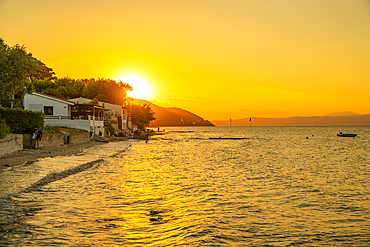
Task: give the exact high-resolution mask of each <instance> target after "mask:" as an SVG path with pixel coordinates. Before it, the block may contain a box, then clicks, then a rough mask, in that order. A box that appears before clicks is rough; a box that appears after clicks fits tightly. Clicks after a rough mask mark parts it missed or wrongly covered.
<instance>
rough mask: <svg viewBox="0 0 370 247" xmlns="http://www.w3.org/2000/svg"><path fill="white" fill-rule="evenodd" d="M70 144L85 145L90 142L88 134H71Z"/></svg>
mask: <svg viewBox="0 0 370 247" xmlns="http://www.w3.org/2000/svg"><path fill="white" fill-rule="evenodd" d="M70 136H71V142H70V143H71V144H75V143H85V142H89V141H90V133H71V135H70Z"/></svg>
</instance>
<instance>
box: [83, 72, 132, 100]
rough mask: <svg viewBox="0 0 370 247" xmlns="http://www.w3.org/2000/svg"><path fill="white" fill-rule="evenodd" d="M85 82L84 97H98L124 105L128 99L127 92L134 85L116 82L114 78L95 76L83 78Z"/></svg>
mask: <svg viewBox="0 0 370 247" xmlns="http://www.w3.org/2000/svg"><path fill="white" fill-rule="evenodd" d="M81 81H82V82H84V83H85V85H86V89H85V92H84V97H86V98H88V99H95V98H97V99H98V100H99V101H103V102H108V103H112V104H119V105H123V104H124V103H125V101H126V92H127V91H128V90H132V87H131V86H130V85H129V84H127V83H125V82H122V81H118V82H116V81H115V80H112V79H105V78H98V79H97V80H96V79H94V78H91V79H83V80H81Z"/></svg>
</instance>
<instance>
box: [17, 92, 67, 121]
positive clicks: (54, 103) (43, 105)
mask: <svg viewBox="0 0 370 247" xmlns="http://www.w3.org/2000/svg"><path fill="white" fill-rule="evenodd" d="M72 105H74V103H73V102H72V101H68V100H64V99H60V98H57V97H53V96H50V95H46V94H42V93H37V92H33V93H32V94H26V95H25V96H24V100H23V107H24V110H32V111H42V112H44V113H45V115H46V112H45V111H48V114H47V115H50V116H71V106H72Z"/></svg>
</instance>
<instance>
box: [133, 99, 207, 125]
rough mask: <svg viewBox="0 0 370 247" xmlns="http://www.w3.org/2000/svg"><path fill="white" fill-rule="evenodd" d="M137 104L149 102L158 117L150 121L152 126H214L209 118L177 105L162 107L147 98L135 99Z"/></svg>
mask: <svg viewBox="0 0 370 247" xmlns="http://www.w3.org/2000/svg"><path fill="white" fill-rule="evenodd" d="M133 103H134V104H136V105H144V104H149V105H150V107H151V108H152V110H153V111H154V113H155V115H154V117H155V118H156V119H155V120H154V121H152V122H151V123H150V126H151V127H157V126H214V125H213V124H212V123H211V122H209V121H208V120H204V119H203V118H202V117H200V116H198V115H196V114H194V113H192V112H189V111H187V110H184V109H181V108H177V107H161V106H158V105H155V104H153V103H151V102H150V101H147V100H140V99H134V101H133Z"/></svg>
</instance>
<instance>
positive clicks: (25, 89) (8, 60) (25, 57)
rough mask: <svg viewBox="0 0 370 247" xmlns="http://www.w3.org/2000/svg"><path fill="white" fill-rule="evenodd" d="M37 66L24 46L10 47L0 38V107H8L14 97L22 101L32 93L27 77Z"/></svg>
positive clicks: (36, 62)
mask: <svg viewBox="0 0 370 247" xmlns="http://www.w3.org/2000/svg"><path fill="white" fill-rule="evenodd" d="M39 65H40V64H39V63H38V61H37V60H35V59H34V58H33V57H32V54H30V53H27V52H26V48H25V47H24V46H20V45H15V46H12V47H10V46H8V45H7V44H5V42H4V40H3V39H2V38H0V105H3V106H6V107H9V106H10V105H11V103H12V102H14V99H13V97H14V96H17V98H18V99H23V97H24V95H25V94H26V93H29V92H32V89H33V86H32V84H31V81H30V79H29V76H30V74H32V73H34V72H35V71H36V70H37V68H38V67H39Z"/></svg>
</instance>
